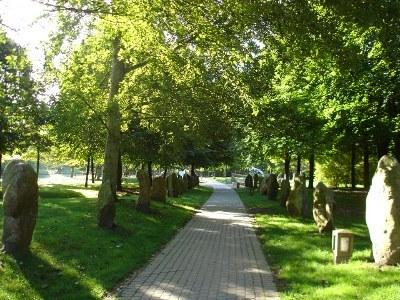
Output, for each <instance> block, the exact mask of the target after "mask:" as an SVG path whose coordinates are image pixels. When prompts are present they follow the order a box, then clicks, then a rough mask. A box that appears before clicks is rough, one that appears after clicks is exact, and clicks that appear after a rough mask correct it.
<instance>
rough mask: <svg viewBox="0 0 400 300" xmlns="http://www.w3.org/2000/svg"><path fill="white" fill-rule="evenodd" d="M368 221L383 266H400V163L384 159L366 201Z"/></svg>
mask: <svg viewBox="0 0 400 300" xmlns="http://www.w3.org/2000/svg"><path fill="white" fill-rule="evenodd" d="M366 222H367V226H368V230H369V235H370V238H371V241H372V253H373V256H374V259H375V263H377V264H379V265H396V264H399V263H400V164H399V163H398V161H397V160H396V159H395V158H394V157H392V156H389V155H385V156H383V157H382V158H381V159H380V160H379V162H378V166H377V169H376V172H375V175H374V177H373V179H372V184H371V187H370V189H369V192H368V196H367V200H366Z"/></svg>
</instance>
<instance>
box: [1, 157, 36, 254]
mask: <svg viewBox="0 0 400 300" xmlns="http://www.w3.org/2000/svg"><path fill="white" fill-rule="evenodd" d="M2 187H3V203H4V204H3V206H4V223H3V238H2V241H3V245H4V251H5V252H6V253H9V254H11V255H14V256H15V257H23V256H25V255H26V254H27V253H28V252H29V245H30V243H31V241H32V235H33V231H34V229H35V225H36V218H37V213H38V184H37V175H36V173H35V171H34V170H33V168H32V167H31V166H30V165H29V164H27V163H25V162H23V161H21V160H13V161H11V162H10V163H9V164H8V165H7V167H6V168H5V170H4V177H3V183H2Z"/></svg>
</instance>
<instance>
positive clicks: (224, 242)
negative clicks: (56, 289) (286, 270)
mask: <svg viewBox="0 0 400 300" xmlns="http://www.w3.org/2000/svg"><path fill="white" fill-rule="evenodd" d="M210 186H213V187H214V193H213V194H212V195H211V197H210V199H209V200H208V202H207V203H206V204H205V205H203V207H202V208H201V209H200V210H199V211H198V213H197V214H196V216H195V217H194V218H193V219H192V220H191V221H190V222H189V223H188V225H187V226H186V227H185V228H184V229H183V230H181V231H180V232H179V233H178V235H177V236H176V237H175V239H174V240H172V241H171V242H170V243H169V244H168V245H167V247H166V248H165V249H164V250H162V252H161V253H160V255H158V256H156V257H155V258H154V260H153V261H152V262H151V263H150V264H149V265H148V266H147V267H146V268H145V269H144V270H143V271H142V272H141V273H139V274H138V275H137V276H134V277H132V279H131V281H130V282H129V283H128V284H127V285H126V286H122V287H121V289H120V291H119V293H118V294H119V295H120V296H121V297H126V298H135V297H137V298H140V297H143V298H145V299H146V298H152V299H153V298H154V299H171V298H172V299H185V300H186V299H197V298H199V297H200V298H201V299H231V298H239V299H266V298H267V297H268V296H271V297H276V296H277V293H276V289H275V285H274V283H273V280H272V273H271V271H270V269H269V268H268V265H267V263H266V262H265V259H264V257H263V255H262V252H261V247H260V245H259V244H258V241H257V238H256V236H255V233H254V230H253V228H252V223H251V221H252V220H251V218H250V217H249V216H248V214H246V212H245V209H244V207H243V205H242V204H241V202H240V200H239V197H238V196H237V194H236V193H235V192H232V190H231V189H230V188H229V187H228V188H227V187H226V186H225V185H223V184H214V183H212V182H210ZM271 299H277V298H271Z"/></svg>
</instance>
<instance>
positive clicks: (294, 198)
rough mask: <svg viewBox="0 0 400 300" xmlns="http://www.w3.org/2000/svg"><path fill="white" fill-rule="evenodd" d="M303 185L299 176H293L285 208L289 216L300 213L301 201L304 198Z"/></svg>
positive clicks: (295, 215) (296, 215)
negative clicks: (292, 185) (292, 184)
mask: <svg viewBox="0 0 400 300" xmlns="http://www.w3.org/2000/svg"><path fill="white" fill-rule="evenodd" d="M304 191H305V186H304V184H303V182H302V180H301V178H299V177H295V178H294V187H293V189H292V190H291V191H290V194H289V198H288V200H287V201H286V208H287V211H288V213H289V215H290V216H291V217H298V216H300V215H301V209H302V206H303V201H306V200H305V192H304Z"/></svg>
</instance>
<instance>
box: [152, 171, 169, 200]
mask: <svg viewBox="0 0 400 300" xmlns="http://www.w3.org/2000/svg"><path fill="white" fill-rule="evenodd" d="M166 198H167V186H166V181H165V179H164V177H163V176H159V177H156V178H154V179H153V185H152V187H151V200H154V201H159V202H165V201H166Z"/></svg>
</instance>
